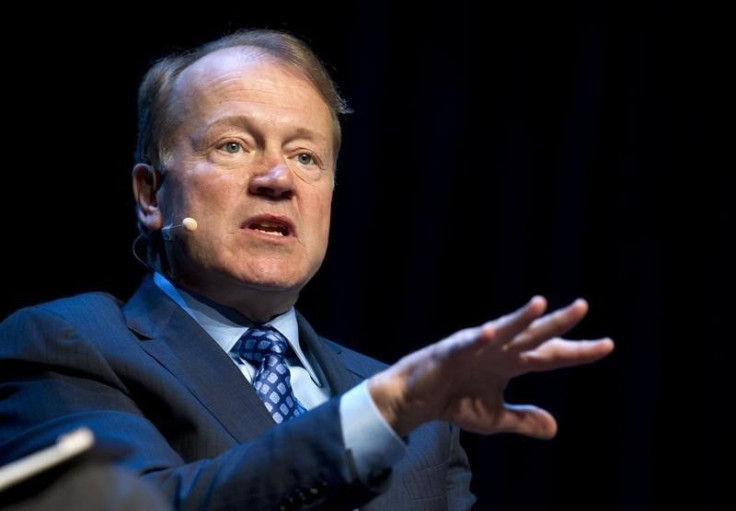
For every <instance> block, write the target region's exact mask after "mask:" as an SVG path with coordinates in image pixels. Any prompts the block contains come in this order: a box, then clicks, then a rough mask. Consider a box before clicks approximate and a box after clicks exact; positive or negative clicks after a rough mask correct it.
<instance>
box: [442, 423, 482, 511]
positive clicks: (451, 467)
mask: <svg viewBox="0 0 736 511" xmlns="http://www.w3.org/2000/svg"><path fill="white" fill-rule="evenodd" d="M450 435H451V439H450V442H451V443H450V457H449V463H448V471H447V509H450V510H452V511H467V510H470V509H472V507H473V504H474V503H475V500H476V499H475V495H473V493H472V492H471V491H470V480H471V471H470V463H469V461H468V455H467V453H466V452H465V449H463V446H462V445H461V444H460V428H458V427H457V426H455V425H451V426H450Z"/></svg>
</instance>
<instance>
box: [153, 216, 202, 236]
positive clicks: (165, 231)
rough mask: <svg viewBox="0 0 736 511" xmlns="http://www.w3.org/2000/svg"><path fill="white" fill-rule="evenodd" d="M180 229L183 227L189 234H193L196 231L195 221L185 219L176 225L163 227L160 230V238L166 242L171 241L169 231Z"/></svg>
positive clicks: (190, 218)
mask: <svg viewBox="0 0 736 511" xmlns="http://www.w3.org/2000/svg"><path fill="white" fill-rule="evenodd" d="M180 227H184V229H185V230H187V231H189V232H193V231H196V230H197V221H196V220H195V219H194V218H192V217H186V218H185V219H184V220H182V221H181V223H180V224H178V225H167V226H166V227H163V228H162V229H161V236H163V238H164V239H165V240H166V241H171V230H172V229H178V228H180Z"/></svg>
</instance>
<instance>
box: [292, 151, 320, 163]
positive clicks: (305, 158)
mask: <svg viewBox="0 0 736 511" xmlns="http://www.w3.org/2000/svg"><path fill="white" fill-rule="evenodd" d="M296 160H297V161H298V162H299V163H301V164H302V165H314V164H315V163H316V162H315V161H314V156H312V155H311V154H309V153H299V154H297V155H296Z"/></svg>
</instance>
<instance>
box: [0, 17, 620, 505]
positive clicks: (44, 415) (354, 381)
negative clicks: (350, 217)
mask: <svg viewBox="0 0 736 511" xmlns="http://www.w3.org/2000/svg"><path fill="white" fill-rule="evenodd" d="M345 112H346V108H345V104H344V102H343V101H342V99H341V98H340V97H339V95H338V94H337V92H336V90H335V87H334V85H333V84H332V82H331V80H330V78H329V76H328V74H327V72H326V71H325V70H324V68H323V67H322V66H321V64H320V63H319V61H318V60H317V58H316V57H315V56H314V55H313V54H312V53H311V51H310V50H309V48H307V47H306V46H305V45H304V44H303V43H302V42H301V41H299V40H298V39H295V38H293V37H291V36H289V35H287V34H283V33H279V32H274V31H248V32H240V33H236V34H233V35H230V36H226V37H225V38H222V39H220V40H218V41H215V42H213V43H210V44H208V45H205V46H203V47H201V48H199V49H197V50H195V51H193V52H190V53H186V54H183V55H179V56H174V57H171V58H168V59H163V60H162V61H159V62H158V63H156V64H155V65H154V66H153V67H152V69H151V70H150V71H149V72H148V74H147V75H146V77H145V78H144V81H143V83H142V85H141V89H140V96H139V114H140V134H139V151H138V162H137V163H136V165H135V167H134V169H133V189H134V194H135V197H136V201H137V206H138V220H139V224H140V226H141V229H142V232H143V233H144V239H145V240H146V251H147V256H146V257H147V261H148V263H147V264H149V265H150V267H151V268H152V270H153V271H152V275H151V276H149V277H147V278H146V279H145V281H144V282H143V284H142V285H141V287H140V288H139V289H138V291H137V292H136V293H135V294H134V295H133V297H132V298H131V299H130V300H129V301H128V302H127V303H122V302H120V301H118V300H117V299H115V298H113V297H111V296H109V295H105V294H101V293H89V294H84V295H81V296H77V297H74V298H69V299H63V300H58V301H55V302H51V303H48V304H43V305H40V306H37V307H33V308H29V309H25V310H22V311H20V312H18V313H16V314H14V315H13V316H11V317H10V318H8V319H7V320H6V321H5V322H4V323H3V325H2V329H1V330H0V334H1V337H0V360H2V366H1V367H0V374H2V376H0V378H2V387H1V390H0V396H3V398H2V401H0V414H1V415H3V416H4V417H9V418H10V419H11V420H5V421H3V423H2V425H1V426H0V438H2V439H3V440H2V444H0V452H1V453H2V458H1V459H0V462H7V461H10V460H13V459H16V458H19V457H21V456H23V455H27V454H29V453H32V452H33V451H34V450H37V449H39V448H41V447H43V446H45V445H47V444H49V443H52V442H53V440H54V439H55V438H56V437H57V436H58V435H60V434H62V433H64V432H66V431H68V430H69V429H71V428H74V427H77V426H80V425H84V426H87V427H89V428H90V429H91V430H92V431H93V432H94V433H95V435H96V437H97V438H99V439H100V441H101V442H103V443H104V442H107V443H115V444H118V445H122V446H124V447H125V449H126V452H125V454H124V455H123V456H122V458H121V460H120V463H121V464H122V465H124V466H126V467H127V468H132V469H133V470H135V471H137V472H138V473H139V474H141V476H142V477H143V478H144V479H145V480H147V481H149V482H153V483H155V484H156V485H157V486H158V488H160V489H161V491H162V492H163V494H164V495H165V496H166V498H167V499H168V500H169V502H171V503H172V505H173V506H174V507H176V508H181V509H230V508H233V509H235V508H238V509H239V508H243V509H264V510H266V509H269V510H270V509H348V510H350V509H355V508H358V507H359V508H361V509H366V510H371V509H384V510H386V509H402V510H411V509H416V510H428V509H448V508H449V509H469V508H470V506H471V504H472V502H473V496H472V495H471V493H470V492H469V481H470V471H469V467H468V461H467V457H466V455H465V453H464V451H463V449H462V447H461V446H460V444H459V440H458V436H459V429H458V428H462V429H465V430H467V431H472V432H477V433H482V434H491V433H496V432H513V433H518V434H523V435H528V436H533V437H539V438H550V437H552V436H554V434H555V432H556V424H555V421H554V418H553V417H552V416H551V415H550V414H549V413H547V412H546V411H544V410H541V409H538V408H536V407H533V406H519V405H517V406H512V405H509V404H506V403H504V401H503V390H504V388H505V386H506V384H507V382H508V381H509V379H510V378H512V377H514V376H517V375H520V374H523V373H526V372H529V371H537V370H549V369H554V368H558V367H565V366H570V365H578V364H584V363H589V362H593V361H595V360H598V359H600V358H602V357H604V356H605V355H607V354H608V353H610V351H611V350H612V349H613V344H612V342H611V340H610V339H600V340H596V341H569V340H565V339H561V338H559V337H558V336H560V335H563V334H564V332H566V331H568V330H569V329H570V328H572V327H573V326H574V325H576V324H577V323H578V322H579V321H580V320H581V319H582V318H583V316H584V315H585V314H586V311H587V305H586V303H585V302H584V301H583V300H577V301H575V302H574V303H572V304H571V305H569V306H568V307H566V308H564V309H561V310H558V311H556V312H554V313H551V314H548V315H544V310H545V306H546V304H545V300H544V299H543V298H542V297H534V298H532V299H531V300H530V301H529V302H528V303H527V304H526V305H524V306H523V307H521V308H520V309H518V310H517V311H515V312H513V313H511V314H509V315H507V316H504V317H502V318H499V319H497V320H494V321H490V322H488V323H486V324H484V325H481V326H479V327H474V328H468V329H465V330H462V331H459V332H457V333H456V334H454V335H452V336H450V337H448V338H447V339H444V340H442V341H440V342H438V343H435V344H432V345H430V346H427V347H426V348H424V349H422V350H420V351H417V352H414V353H412V354H410V355H408V356H406V357H404V358H403V359H402V360H400V361H399V362H398V363H396V364H394V365H393V366H391V367H386V366H385V365H383V364H380V363H378V362H376V361H374V360H372V359H370V358H368V357H365V356H363V355H360V354H358V353H356V352H354V351H351V350H349V349H346V348H344V347H341V346H338V345H336V344H334V343H331V342H329V341H327V340H326V339H323V338H321V337H319V336H318V335H317V334H316V333H315V332H314V330H313V329H312V327H311V326H310V325H309V324H308V323H307V321H306V319H305V318H303V317H302V316H301V315H299V313H298V312H297V311H296V310H295V308H294V306H295V303H296V301H297V298H298V296H299V292H300V291H301V289H302V288H303V287H304V286H305V285H306V284H307V282H308V281H309V280H310V279H311V278H312V276H314V274H315V273H316V272H317V270H318V268H319V267H320V265H321V263H322V260H323V258H324V255H325V252H326V249H327V239H328V232H329V224H330V204H331V200H332V193H333V188H334V183H335V162H336V160H337V153H338V150H339V146H340V124H339V119H338V117H339V115H340V114H342V113H345ZM185 219H186V220H185ZM192 219H193V220H192ZM264 339H268V342H263V340H264ZM282 339H283V341H282ZM273 346H282V347H283V348H278V349H277V350H276V351H279V350H281V351H284V352H288V353H286V355H287V357H286V359H283V358H280V357H281V355H282V354H283V353H280V352H279V353H276V352H272V351H269V350H270V349H271V347H273ZM261 347H262V351H260V352H258V353H256V354H255V355H254V352H256V351H257V350H258V349H261ZM266 360H268V362H267V363H265V361H266ZM264 364H265V365H264ZM270 378H273V379H270ZM270 384H273V385H274V386H275V387H278V388H279V389H280V391H279V392H280V394H275V393H273V392H272V391H271V390H268V391H264V390H263V389H264V388H269V389H271V387H269V385H270ZM270 398H273V401H269V399H270Z"/></svg>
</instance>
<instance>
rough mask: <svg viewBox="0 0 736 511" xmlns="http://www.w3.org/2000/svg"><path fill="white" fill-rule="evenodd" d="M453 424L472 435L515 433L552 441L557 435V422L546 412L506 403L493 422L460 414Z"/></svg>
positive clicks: (535, 407)
mask: <svg viewBox="0 0 736 511" xmlns="http://www.w3.org/2000/svg"><path fill="white" fill-rule="evenodd" d="M453 422H454V423H455V424H456V425H457V426H458V427H460V428H461V429H463V430H466V431H470V432H472V433H479V434H481V435H484V434H486V435H487V434H496V433H514V434H518V435H525V436H529V437H533V438H540V439H550V438H553V437H554V436H555V435H556V434H557V421H556V420H555V418H554V417H553V416H552V415H551V414H550V413H549V412H547V411H546V410H543V409H542V408H539V407H537V406H533V405H510V404H508V403H504V404H503V407H502V409H501V410H499V411H498V414H497V415H494V416H493V420H492V421H490V422H486V421H483V420H480V421H479V420H478V419H477V416H469V417H465V416H463V414H460V415H459V416H458V417H456V418H454V420H453Z"/></svg>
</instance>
